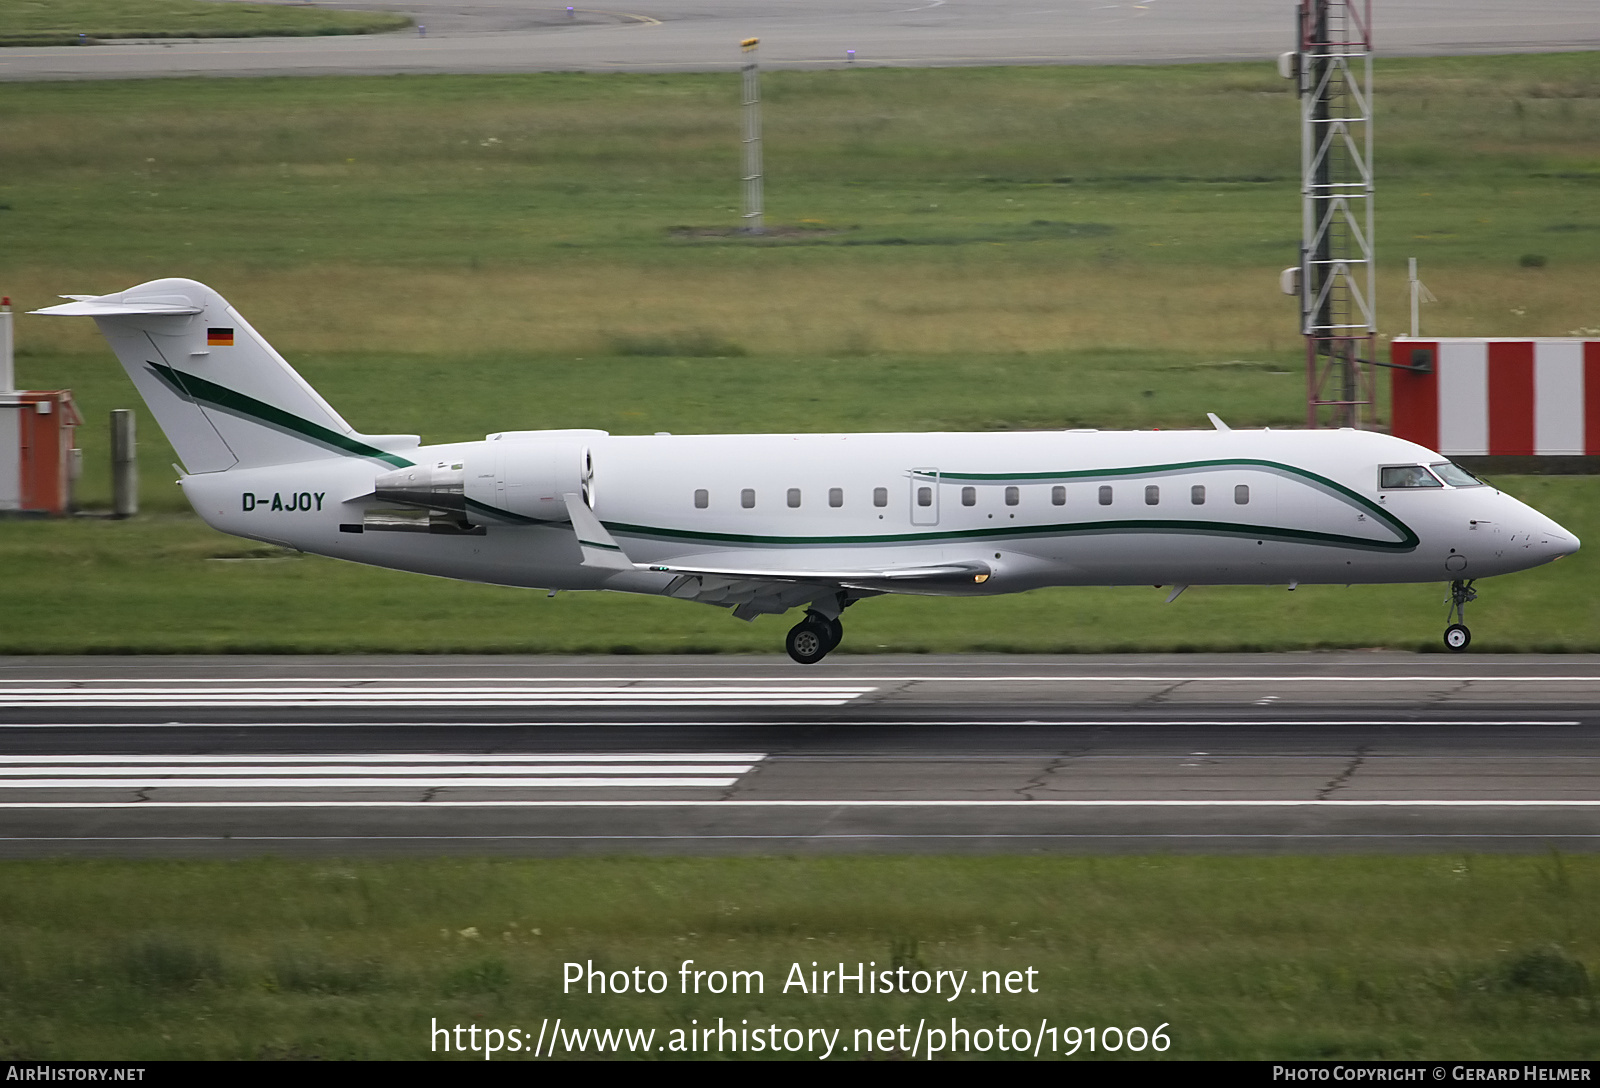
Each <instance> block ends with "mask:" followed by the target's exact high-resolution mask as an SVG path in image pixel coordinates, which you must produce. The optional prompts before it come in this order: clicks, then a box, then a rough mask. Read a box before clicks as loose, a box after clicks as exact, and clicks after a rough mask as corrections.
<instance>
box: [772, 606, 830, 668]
mask: <svg viewBox="0 0 1600 1088" xmlns="http://www.w3.org/2000/svg"><path fill="white" fill-rule="evenodd" d="M843 639H844V624H842V623H840V622H839V620H838V619H837V618H835V619H829V618H828V617H827V616H824V615H823V614H822V613H820V612H807V613H806V618H805V619H803V620H801V621H800V622H799V623H797V624H795V625H794V626H793V627H791V628H789V634H788V637H787V638H785V639H784V642H783V647H784V649H786V650H788V651H789V656H790V657H792V658H794V659H795V660H796V661H798V662H799V663H800V664H802V665H815V664H816V663H817V662H818V661H821V660H822V659H823V658H825V657H827V656H828V654H829V653H831V652H832V651H833V649H834V647H836V646H838V645H839V643H840V642H841V641H842V640H843Z"/></svg>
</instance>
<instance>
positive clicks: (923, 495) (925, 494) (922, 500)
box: [917, 487, 933, 506]
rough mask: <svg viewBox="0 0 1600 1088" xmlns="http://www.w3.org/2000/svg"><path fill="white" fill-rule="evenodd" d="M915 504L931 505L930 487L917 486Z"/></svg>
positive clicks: (931, 492) (931, 491)
mask: <svg viewBox="0 0 1600 1088" xmlns="http://www.w3.org/2000/svg"><path fill="white" fill-rule="evenodd" d="M917 505H918V506H932V505H933V488H931V487H919V488H917Z"/></svg>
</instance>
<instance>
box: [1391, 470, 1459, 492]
mask: <svg viewBox="0 0 1600 1088" xmlns="http://www.w3.org/2000/svg"><path fill="white" fill-rule="evenodd" d="M1443 486H1444V485H1443V484H1441V483H1440V482H1439V481H1438V480H1436V479H1434V476H1433V473H1431V472H1429V471H1428V470H1427V469H1425V468H1423V467H1422V466H1421V465H1387V466H1385V467H1383V468H1380V469H1379V470H1378V487H1379V488H1380V489H1381V490H1383V491H1390V490H1393V489H1395V488H1401V487H1443Z"/></svg>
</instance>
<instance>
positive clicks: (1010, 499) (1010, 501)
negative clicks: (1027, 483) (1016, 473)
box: [1006, 487, 1022, 506]
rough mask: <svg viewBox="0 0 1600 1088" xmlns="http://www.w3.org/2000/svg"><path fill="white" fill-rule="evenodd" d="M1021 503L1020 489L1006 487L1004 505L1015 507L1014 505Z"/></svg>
mask: <svg viewBox="0 0 1600 1088" xmlns="http://www.w3.org/2000/svg"><path fill="white" fill-rule="evenodd" d="M1021 501H1022V489H1021V488H1020V487H1008V488H1006V505H1007V506H1015V505H1017V503H1019V502H1021Z"/></svg>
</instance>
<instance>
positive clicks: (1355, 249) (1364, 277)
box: [1295, 0, 1378, 427]
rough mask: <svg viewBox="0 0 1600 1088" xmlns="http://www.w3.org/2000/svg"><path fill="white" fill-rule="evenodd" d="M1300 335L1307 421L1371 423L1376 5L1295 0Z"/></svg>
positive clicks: (1341, 0)
mask: <svg viewBox="0 0 1600 1088" xmlns="http://www.w3.org/2000/svg"><path fill="white" fill-rule="evenodd" d="M1298 18H1299V31H1300V41H1299V52H1298V55H1297V58H1296V60H1297V63H1296V65H1295V68H1296V70H1297V74H1298V76H1299V79H1300V197H1301V228H1300V277H1299V279H1300V283H1299V288H1300V291H1299V294H1300V331H1301V332H1302V333H1303V334H1304V336H1305V339H1306V421H1307V423H1308V424H1309V425H1310V426H1312V427H1318V426H1323V425H1327V426H1334V427H1361V426H1364V425H1370V424H1371V423H1372V422H1373V418H1372V414H1373V390H1374V383H1373V368H1372V361H1373V360H1374V359H1375V358H1376V348H1377V332H1378V329H1377V316H1376V312H1375V309H1374V307H1375V302H1376V299H1375V292H1374V288H1375V285H1376V268H1375V266H1374V262H1373V251H1372V247H1373V230H1372V221H1373V218H1372V217H1373V186H1372V0H1300V10H1299V13H1298Z"/></svg>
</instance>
